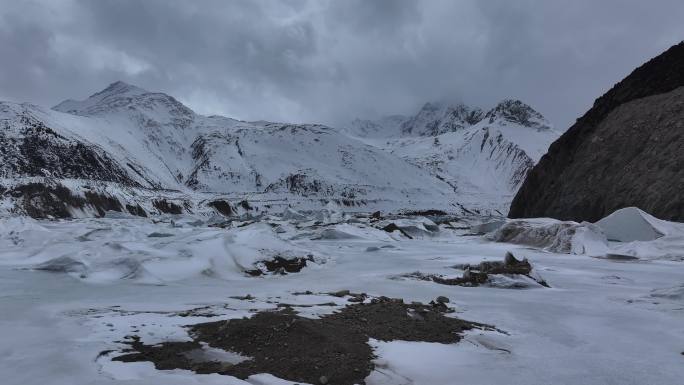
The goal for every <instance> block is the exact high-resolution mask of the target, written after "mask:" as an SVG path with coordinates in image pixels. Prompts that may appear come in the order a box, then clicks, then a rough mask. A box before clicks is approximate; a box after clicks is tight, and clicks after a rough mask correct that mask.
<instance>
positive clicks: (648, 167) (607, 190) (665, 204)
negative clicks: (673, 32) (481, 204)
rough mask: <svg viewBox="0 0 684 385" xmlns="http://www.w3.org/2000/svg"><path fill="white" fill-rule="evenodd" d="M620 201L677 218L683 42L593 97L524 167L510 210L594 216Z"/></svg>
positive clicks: (682, 194)
mask: <svg viewBox="0 0 684 385" xmlns="http://www.w3.org/2000/svg"><path fill="white" fill-rule="evenodd" d="M627 206H637V207H639V208H641V209H643V210H645V211H647V212H649V213H651V214H653V215H655V216H656V217H658V218H662V219H669V220H679V221H682V220H684V42H682V43H680V44H677V45H675V46H673V47H671V48H670V49H668V50H667V51H666V52H664V53H663V54H661V55H660V56H658V57H656V58H654V59H652V60H650V61H649V62H647V63H646V64H644V65H642V66H641V67H639V68H637V69H636V70H634V72H632V73H631V74H630V75H629V76H628V77H627V78H625V79H624V80H622V81H621V82H619V83H618V84H616V85H615V86H614V87H613V88H612V89H611V90H610V91H608V92H607V93H606V94H605V95H603V96H601V97H600V98H598V99H597V100H596V102H594V106H593V107H592V108H591V109H590V110H589V111H588V112H587V113H586V114H584V116H582V117H581V118H580V119H578V120H577V122H576V123H575V124H574V125H573V126H572V127H570V129H569V130H568V131H567V132H566V133H565V134H563V135H562V136H561V137H560V138H559V139H558V140H557V141H556V142H554V143H553V144H552V145H551V147H550V148H549V152H548V153H547V154H546V155H545V156H544V157H543V158H542V159H541V161H540V162H539V163H538V164H537V165H536V166H535V167H534V168H533V169H532V170H531V171H530V172H529V173H528V175H527V178H526V180H525V182H524V183H523V185H522V187H521V188H520V190H519V191H518V193H517V195H516V197H515V199H514V200H513V203H512V204H511V209H510V212H509V217H511V218H523V217H553V218H558V219H563V220H575V221H582V220H588V221H596V220H598V219H600V218H602V217H604V216H606V215H607V214H610V213H611V212H613V211H615V210H617V209H620V208H622V207H627Z"/></svg>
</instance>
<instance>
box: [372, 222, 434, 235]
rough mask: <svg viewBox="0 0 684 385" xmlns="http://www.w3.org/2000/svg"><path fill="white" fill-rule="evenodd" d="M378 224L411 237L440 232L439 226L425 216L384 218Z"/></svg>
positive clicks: (385, 228) (390, 231)
mask: <svg viewBox="0 0 684 385" xmlns="http://www.w3.org/2000/svg"><path fill="white" fill-rule="evenodd" d="M376 226H378V227H380V228H382V229H383V230H385V231H387V232H389V233H394V232H395V231H399V232H400V233H401V234H403V235H405V236H408V237H411V238H416V237H424V236H434V235H437V234H438V233H439V226H438V225H437V224H436V223H435V222H433V221H432V220H430V219H428V218H425V217H413V218H396V219H391V220H384V221H380V222H378V223H376Z"/></svg>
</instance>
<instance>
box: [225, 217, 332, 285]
mask: <svg viewBox="0 0 684 385" xmlns="http://www.w3.org/2000/svg"><path fill="white" fill-rule="evenodd" d="M225 250H226V253H227V255H228V257H229V258H230V260H229V261H227V262H228V264H226V263H225V262H226V261H224V266H223V267H224V269H225V268H226V267H228V270H233V269H231V268H230V267H229V266H227V265H230V262H232V263H233V264H234V265H235V267H237V268H238V269H239V271H241V272H247V273H249V274H251V272H254V271H255V269H257V270H263V269H261V268H263V267H264V266H267V265H268V263H269V262H271V261H283V260H284V261H287V260H289V261H293V260H307V261H311V262H314V263H323V262H324V259H323V258H322V257H320V256H317V255H316V254H315V253H313V252H312V251H310V250H308V249H305V248H302V247H299V246H297V245H296V244H294V243H292V242H289V241H285V240H283V239H281V238H280V237H278V235H277V233H276V232H275V231H274V230H273V229H272V228H271V226H269V225H268V224H265V223H255V224H252V225H249V226H246V227H241V228H237V229H233V230H231V231H230V232H229V233H228V235H227V236H226V238H225ZM214 271H215V272H216V270H214ZM262 272H265V271H262ZM252 275H253V274H252Z"/></svg>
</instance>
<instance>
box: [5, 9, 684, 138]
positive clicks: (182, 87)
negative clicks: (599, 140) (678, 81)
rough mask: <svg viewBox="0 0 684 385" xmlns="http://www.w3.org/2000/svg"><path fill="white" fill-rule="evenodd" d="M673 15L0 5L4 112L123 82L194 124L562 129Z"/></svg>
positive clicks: (676, 16) (675, 28)
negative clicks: (179, 109)
mask: <svg viewBox="0 0 684 385" xmlns="http://www.w3.org/2000/svg"><path fill="white" fill-rule="evenodd" d="M683 17H684V1H682V0H663V1H655V0H654V1H644V0H640V1H637V0H586V1H585V0H581V1H580V0H573V1H561V0H559V1H550V0H536V1H533V0H528V1H525V0H515V1H513V0H500V1H497V0H486V1H481V0H473V1H465V0H464V1H457V0H451V1H438V0H426V1H399V0H386V1H380V0H358V1H355V0H335V1H325V0H317V1H298V0H285V1H275V0H274V1H254V0H248V1H247V0H245V1H223V0H220V1H219V0H217V1H186V0H179V1H170V0H158V1H155V0H145V1H127V0H92V1H80V0H44V1H41V0H34V1H17V0H0V66H1V67H0V100H11V101H31V102H34V103H38V104H43V105H47V106H52V105H54V104H56V103H58V102H60V101H61V100H63V99H66V98H74V99H83V98H85V97H87V96H88V95H90V94H92V93H94V92H96V91H99V90H101V89H103V88H104V87H106V86H107V85H108V84H109V83H111V82H113V81H116V80H124V81H126V82H129V83H132V84H136V85H138V86H141V87H143V88H145V89H148V90H150V91H163V92H166V93H168V94H170V95H173V96H175V97H176V98H178V99H179V100H181V101H182V102H184V103H186V104H187V105H188V106H190V107H191V108H193V109H194V110H195V111H197V112H200V113H203V114H222V115H226V116H230V117H235V118H239V119H245V120H258V119H266V120H276V121H289V122H322V123H327V124H340V123H341V122H346V121H348V120H351V119H352V118H353V117H357V116H359V117H369V118H372V117H377V116H379V115H385V114H394V113H404V114H409V113H413V112H415V110H416V109H418V108H419V107H420V106H421V105H422V104H424V103H425V102H426V101H439V100H445V101H459V100H460V101H464V102H466V103H470V104H474V105H478V106H481V107H483V108H486V107H489V106H491V105H493V104H495V103H496V102H497V101H499V100H500V99H503V98H517V99H521V100H523V101H525V102H527V103H529V104H531V105H532V106H533V107H535V108H536V109H537V110H539V111H540V112H541V113H542V114H544V115H545V116H547V118H549V120H551V121H552V123H554V124H555V125H556V126H557V127H558V128H559V129H565V128H567V126H568V125H569V124H570V123H571V122H573V121H574V120H575V118H577V117H578V116H579V115H581V114H582V113H584V112H585V111H586V110H587V109H588V108H589V107H590V106H591V104H592V103H593V101H594V99H595V98H596V97H598V96H599V95H600V94H602V93H603V92H605V91H606V90H607V89H608V88H610V86H612V85H613V84H614V83H615V82H617V81H619V80H620V79H622V78H623V77H624V76H625V75H627V74H628V73H629V72H631V70H632V69H634V68H635V67H637V66H638V65H640V64H642V63H643V62H644V61H646V60H647V59H649V58H651V57H653V56H655V55H657V54H659V53H660V52H662V51H663V50H665V49H667V48H668V47H669V46H671V45H673V44H675V43H677V42H679V41H681V40H682V39H684V21H683V20H684V19H683Z"/></svg>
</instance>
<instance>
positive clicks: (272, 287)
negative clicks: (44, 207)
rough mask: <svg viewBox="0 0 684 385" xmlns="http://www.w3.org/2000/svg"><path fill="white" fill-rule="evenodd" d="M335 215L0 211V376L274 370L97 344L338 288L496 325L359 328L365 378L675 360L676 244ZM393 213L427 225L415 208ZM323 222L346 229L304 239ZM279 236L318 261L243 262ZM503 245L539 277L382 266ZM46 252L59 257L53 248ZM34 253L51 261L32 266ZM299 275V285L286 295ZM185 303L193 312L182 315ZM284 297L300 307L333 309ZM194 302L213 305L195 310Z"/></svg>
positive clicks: (413, 378)
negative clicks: (477, 231) (197, 365)
mask: <svg viewBox="0 0 684 385" xmlns="http://www.w3.org/2000/svg"><path fill="white" fill-rule="evenodd" d="M329 217H330V216H329ZM335 219H336V220H341V221H342V222H341V223H337V224H335V222H331V223H330V224H329V225H326V226H312V224H313V222H314V221H315V220H309V219H306V220H298V219H293V218H292V216H290V217H289V218H286V219H284V218H279V217H269V218H264V220H263V221H262V222H261V223H253V224H249V222H244V223H240V222H236V223H234V224H233V225H232V226H230V227H229V228H226V229H221V228H216V227H208V223H209V221H207V220H206V218H197V217H176V218H174V219H173V220H171V219H168V218H167V219H163V218H162V219H161V220H160V219H159V218H156V219H145V218H135V219H132V218H124V217H121V218H101V219H76V220H69V221H36V220H32V219H30V218H2V219H1V220H0V290H1V292H2V295H1V296H0V308H1V309H2V310H3V311H2V312H1V313H0V339H1V340H2V344H0V373H1V374H2V375H3V381H2V383H3V384H8V385H15V384H16V385H18V384H65V385H66V384H69V385H71V384H85V383H87V384H114V383H122V384H123V383H125V384H151V383H164V384H292V383H291V382H288V381H284V380H280V379H277V378H275V377H273V376H271V375H269V374H260V375H257V376H252V377H250V378H249V379H248V380H246V381H242V380H238V379H234V378H230V377H226V376H221V375H216V374H212V375H198V374H194V373H192V372H189V371H183V370H170V371H158V370H156V369H154V366H153V365H152V364H151V363H121V362H114V361H111V358H112V357H113V356H114V355H115V353H104V354H102V355H100V352H103V351H106V350H110V349H115V350H117V349H121V348H122V347H123V346H122V345H121V344H119V343H117V342H116V341H120V340H121V339H122V338H123V337H124V336H125V335H128V334H137V335H140V336H141V337H142V339H143V341H144V342H146V343H156V342H161V341H170V340H172V341H180V340H187V339H188V335H187V333H186V332H185V329H183V327H182V326H183V325H187V324H192V323H196V322H206V321H207V320H218V319H230V318H236V317H243V316H249V315H250V314H253V312H252V311H253V309H273V308H274V307H275V306H276V303H277V302H285V303H291V304H317V303H323V302H334V303H336V304H338V305H339V306H343V305H344V304H345V303H346V300H345V299H344V298H338V297H333V296H328V295H325V294H320V293H326V292H333V291H338V290H343V289H348V290H351V291H352V292H366V293H368V294H370V295H373V296H380V295H385V296H389V297H400V298H403V299H404V300H405V301H407V302H410V301H421V302H428V301H430V300H432V299H434V298H436V297H437V296H440V295H443V296H446V297H448V298H449V299H450V300H451V301H450V303H449V304H450V305H451V306H454V307H455V309H456V313H455V315H456V316H458V317H460V318H463V319H467V320H472V321H478V322H483V323H487V324H492V325H495V326H496V328H497V329H498V330H499V331H486V332H484V331H471V332H468V333H467V334H466V336H465V338H464V340H462V341H461V342H459V343H457V344H452V345H446V344H433V343H421V342H402V341H394V342H380V341H370V342H369V343H370V344H371V345H372V346H373V347H374V349H375V353H376V354H377V359H376V370H375V371H374V372H372V373H371V375H370V376H369V377H368V378H367V380H366V382H367V383H368V384H373V385H378V384H387V385H389V384H426V385H427V384H430V385H431V384H457V383H464V384H493V383H505V384H579V383H581V384H634V385H637V384H638V385H642V384H655V385H659V384H663V385H665V384H677V383H680V382H681V379H682V378H683V376H684V365H683V361H682V360H683V359H684V358H683V356H682V355H681V352H682V351H684V323H682V316H684V313H683V311H684V294H683V293H684V292H683V291H682V287H684V276H683V275H682V272H681V267H682V266H681V263H682V261H684V259H682V260H673V259H667V258H665V259H659V258H650V257H649V255H646V256H644V257H645V258H644V259H642V258H640V257H641V255H638V257H639V258H638V259H636V260H632V261H617V260H611V259H601V258H593V257H590V256H588V255H583V254H565V253H558V252H550V251H545V250H542V249H541V248H538V247H531V246H528V245H517V244H511V243H500V242H491V241H488V240H486V239H485V238H483V237H479V236H470V235H463V234H464V233H463V232H459V231H458V230H453V229H454V228H458V227H461V226H463V225H464V224H456V223H454V224H453V226H451V227H449V226H446V225H441V226H439V231H432V233H433V234H432V235H430V236H423V237H416V238H413V239H409V238H406V237H401V236H394V235H395V234H388V233H385V232H383V231H379V230H377V229H376V228H375V226H374V225H373V224H372V223H371V222H369V221H367V220H365V219H363V218H361V219H359V218H353V217H349V216H345V215H342V216H340V215H337V216H336V217H335ZM397 222H398V223H400V224H402V225H403V226H415V227H419V226H421V225H422V226H423V227H424V228H425V230H426V231H427V230H429V229H430V228H432V225H431V222H428V221H426V220H425V219H420V218H418V219H415V220H412V219H405V220H404V221H403V222H400V221H397ZM533 222H534V221H533ZM432 223H433V224H434V222H432ZM535 223H538V224H539V225H540V226H541V225H548V224H549V220H538V221H537V222H535ZM244 224H246V225H245V226H241V225H244ZM577 225H579V224H577ZM586 228H589V227H586ZM672 228H677V226H672ZM276 229H279V230H276ZM329 229H334V230H335V231H337V232H340V233H344V234H349V235H350V237H342V238H340V237H334V239H326V237H321V235H322V234H323V233H325V232H326V231H328V230H329ZM153 234H154V235H153ZM152 235H153V236H152ZM679 236H681V233H680V234H679V235H677V234H676V232H674V231H673V232H671V233H670V235H669V238H668V237H667V236H666V237H661V238H658V239H657V240H654V241H648V242H646V241H642V242H640V244H641V245H644V246H645V245H649V244H652V243H657V242H660V243H659V244H660V245H663V243H664V242H667V243H669V246H668V247H669V248H670V249H676V248H678V249H679V250H682V249H684V238H682V237H679ZM627 244H629V243H624V244H622V245H623V246H624V245H627ZM610 247H611V250H612V249H613V248H614V247H617V246H616V243H614V242H611V243H610ZM369 249H371V250H372V252H371V251H368V250H369ZM287 251H290V252H293V253H295V254H299V253H311V254H313V255H315V256H316V259H317V261H318V263H314V264H310V265H308V266H307V267H305V268H304V269H303V270H302V271H301V272H300V273H296V274H289V275H284V276H277V275H269V276H263V277H258V278H255V277H249V276H247V275H246V274H244V272H243V269H244V268H245V266H246V265H250V264H251V263H253V262H254V261H255V260H257V259H259V258H257V257H253V256H252V255H259V256H268V255H272V254H273V253H275V252H287ZM506 251H511V252H512V253H513V254H514V255H515V256H516V257H517V258H527V259H528V260H529V261H530V262H531V263H532V264H533V266H534V270H535V272H536V274H539V275H540V276H542V277H543V278H544V279H545V280H546V281H547V282H548V284H549V285H550V286H551V287H550V288H543V287H540V286H535V287H530V288H528V289H526V290H515V289H508V288H503V287H505V285H504V286H502V287H501V288H497V287H460V286H444V285H439V284H436V283H434V282H428V281H419V280H412V279H396V277H397V276H400V275H404V274H407V273H411V272H415V271H420V272H422V273H425V274H450V273H452V272H454V271H455V270H454V269H452V268H451V267H450V266H454V265H456V264H463V263H479V262H481V261H482V260H490V261H491V260H501V259H502V258H503V256H504V254H505V252H506ZM59 258H70V259H71V261H69V260H66V259H63V260H62V261H63V262H64V261H66V262H67V263H54V261H55V260H56V259H59ZM242 258H247V259H242ZM50 261H52V262H53V263H52V266H54V269H52V270H51V271H46V270H37V269H35V268H36V267H38V268H41V266H42V268H44V267H45V266H46V265H45V263H46V262H50ZM64 266H66V268H62V267H64ZM306 290H310V291H311V292H312V293H313V294H311V295H294V293H295V292H303V291H306ZM247 294H250V295H251V297H249V298H243V299H240V298H232V297H235V296H245V295H247ZM190 309H196V310H195V311H194V312H192V313H190V315H188V313H187V311H188V310H190ZM302 309H304V312H303V315H305V316H312V317H313V316H316V315H319V314H324V313H328V312H330V311H333V310H334V308H331V307H323V306H313V307H306V308H302ZM209 313H213V314H218V316H217V317H212V318H207V317H205V316H203V314H209ZM208 354H209V353H208ZM211 354H218V353H217V352H213V353H211Z"/></svg>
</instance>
